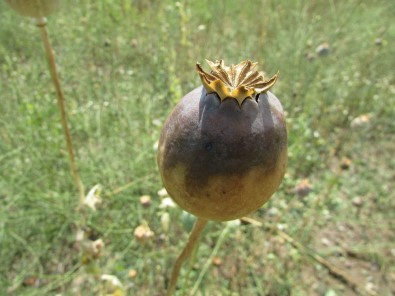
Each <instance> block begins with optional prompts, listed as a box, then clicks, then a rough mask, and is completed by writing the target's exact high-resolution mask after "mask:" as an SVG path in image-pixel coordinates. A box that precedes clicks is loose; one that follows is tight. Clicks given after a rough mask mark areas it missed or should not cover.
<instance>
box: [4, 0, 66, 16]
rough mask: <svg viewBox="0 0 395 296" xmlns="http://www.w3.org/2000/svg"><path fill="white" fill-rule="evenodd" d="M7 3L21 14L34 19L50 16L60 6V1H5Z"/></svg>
mask: <svg viewBox="0 0 395 296" xmlns="http://www.w3.org/2000/svg"><path fill="white" fill-rule="evenodd" d="M5 2H6V3H7V4H8V5H9V6H10V7H11V8H12V9H14V10H15V11H16V12H18V13H19V14H21V15H23V16H30V17H34V18H43V17H46V16H48V15H49V14H51V13H52V12H53V11H54V10H55V9H56V8H57V7H58V5H59V0H5Z"/></svg>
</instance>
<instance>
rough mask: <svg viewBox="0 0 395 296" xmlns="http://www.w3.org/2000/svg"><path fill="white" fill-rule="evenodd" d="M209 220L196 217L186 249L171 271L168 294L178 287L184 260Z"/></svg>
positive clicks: (167, 295)
mask: <svg viewBox="0 0 395 296" xmlns="http://www.w3.org/2000/svg"><path fill="white" fill-rule="evenodd" d="M207 222H208V221H207V220H205V219H202V218H197V219H196V221H195V224H194V225H193V228H192V231H191V233H190V234H189V237H188V241H187V244H186V245H185V247H184V250H182V252H181V254H180V256H178V258H177V260H176V262H175V263H174V267H173V272H172V273H171V278H170V283H169V287H168V288H167V292H166V296H171V295H173V292H174V290H175V288H176V284H177V279H178V276H179V274H180V270H181V266H182V264H183V263H184V261H185V260H186V259H187V258H188V257H189V256H190V255H191V253H192V251H193V249H194V247H195V245H196V243H197V242H198V240H199V237H200V234H201V233H202V231H203V229H204V227H205V226H206V224H207Z"/></svg>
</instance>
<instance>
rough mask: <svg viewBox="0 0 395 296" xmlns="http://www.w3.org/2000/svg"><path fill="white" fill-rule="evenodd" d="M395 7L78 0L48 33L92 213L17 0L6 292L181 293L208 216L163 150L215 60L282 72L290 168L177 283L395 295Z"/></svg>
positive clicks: (9, 67) (5, 192)
mask: <svg viewBox="0 0 395 296" xmlns="http://www.w3.org/2000/svg"><path fill="white" fill-rule="evenodd" d="M394 19H395V3H394V2H393V1H389V0H371V1H362V0H349V1H336V0H314V1H302V0H295V1H288V0H276V1H274V0H262V1H258V0H253V1H235V0H229V1H223V0H221V1H208V0H201V1H179V2H174V1H169V0H165V1H159V0H150V1H143V0H134V1H132V0H129V1H126V0H120V1H115V0H103V1H93V0H85V1H77V0H64V1H62V5H61V7H60V9H59V10H58V11H57V12H56V13H55V14H53V15H51V16H49V18H48V28H49V32H50V37H51V39H52V42H53V46H54V49H55V52H56V58H57V64H58V67H59V72H60V77H61V80H62V85H63V88H64V93H65V97H66V103H67V114H68V118H69V123H70V128H71V133H72V138H73V142H74V145H75V149H76V157H77V165H78V169H79V173H80V175H81V179H82V181H83V183H84V185H85V187H86V191H87V193H88V191H89V190H90V189H91V188H93V187H94V186H95V185H96V184H100V187H101V190H97V191H95V192H94V193H95V194H96V195H97V196H99V197H100V199H101V203H98V204H96V210H93V209H91V208H88V207H86V208H84V209H83V210H80V211H77V210H76V207H77V205H78V191H77V189H76V188H75V185H74V183H73V178H72V176H71V174H70V169H69V163H68V159H67V151H66V145H65V141H64V136H63V132H62V126H61V123H60V119H59V112H58V109H57V103H56V97H55V91H54V88H53V86H52V84H51V80H50V75H49V73H48V71H47V63H46V59H45V55H44V51H43V46H42V44H41V40H40V36H39V32H38V30H37V28H36V27H35V25H34V24H33V23H32V22H31V21H30V20H29V19H28V18H22V17H21V16H19V15H17V14H16V13H14V12H13V11H12V10H11V9H10V8H9V7H8V6H7V5H6V4H5V2H4V1H0V295H108V294H109V295H158V296H159V295H164V291H165V288H166V285H167V283H168V280H169V276H170V272H171V268H172V264H173V263H174V261H175V258H176V257H177V254H178V253H179V252H180V251H181V249H182V248H183V246H184V243H185V241H186V239H187V236H188V232H189V230H190V229H191V225H192V223H193V219H194V218H193V217H192V216H190V215H188V214H186V213H184V212H182V210H181V209H180V208H177V207H173V206H172V204H171V203H169V200H168V198H167V197H166V194H165V193H163V190H162V184H161V180H160V177H159V173H158V169H157V165H156V144H157V141H158V138H159V134H160V130H161V127H162V124H163V122H164V120H165V119H166V117H167V115H168V114H169V112H170V110H171V109H172V108H173V107H174V106H175V104H176V103H177V102H178V101H179V100H180V98H181V97H182V96H183V95H184V94H186V93H187V92H189V91H190V90H192V89H193V88H195V87H196V86H198V85H200V81H199V77H198V75H197V74H196V72H195V70H194V66H195V63H196V61H199V62H201V63H202V64H204V63H205V62H204V59H206V58H207V59H210V60H216V59H224V60H225V61H226V62H227V63H233V64H235V63H238V62H239V61H241V60H244V59H251V60H253V61H257V62H259V65H260V68H261V69H264V70H265V71H266V72H267V73H268V75H272V74H274V73H276V71H277V70H279V71H280V79H279V82H278V83H277V84H276V86H275V87H274V88H273V90H272V91H273V92H274V93H275V94H276V96H277V97H278V98H279V99H280V101H281V102H282V104H283V106H284V109H285V110H286V112H287V125H288V133H289V164H288V170H287V173H286V176H285V179H284V181H283V183H282V185H281V187H280V189H279V191H278V192H277V193H276V194H275V196H274V197H273V198H272V199H271V201H270V202H269V203H267V204H266V205H264V206H263V207H262V208H261V209H260V210H259V211H257V212H255V213H253V214H252V215H251V216H249V217H248V219H244V220H242V221H233V222H230V223H210V224H209V225H208V227H207V230H206V231H205V234H204V236H203V238H202V241H201V245H200V247H199V249H198V252H196V253H195V255H194V259H193V260H192V262H191V263H190V264H189V265H186V266H185V268H184V269H183V271H182V274H181V280H180V282H179V290H178V291H179V292H178V293H177V295H184V294H185V295H210V296H216V295H273V296H274V295H279V296H282V295H324V296H335V295H339V296H340V295H394V294H395V244H394V242H395V223H394V221H395V194H394V192H395V159H394V154H395V145H394V143H395V120H394V119H395V72H394V69H395V46H394V41H395V23H394ZM204 67H206V65H204ZM206 69H207V67H206ZM144 195H148V196H150V202H147V197H145V198H143V200H142V201H141V200H140V198H141V197H142V196H144ZM139 226H141V227H139ZM138 227H139V228H138ZM136 228H138V229H137V231H136ZM103 275H104V276H103ZM117 280H118V281H119V282H120V283H117Z"/></svg>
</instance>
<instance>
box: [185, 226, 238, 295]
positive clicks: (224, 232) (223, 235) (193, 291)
mask: <svg viewBox="0 0 395 296" xmlns="http://www.w3.org/2000/svg"><path fill="white" fill-rule="evenodd" d="M229 230H230V226H229V223H227V224H226V227H225V228H224V229H223V230H222V232H221V234H220V236H219V238H218V240H217V243H216V244H215V247H214V249H213V252H212V253H211V255H210V257H209V258H208V259H207V261H206V263H205V264H204V266H203V268H202V270H201V272H200V274H199V277H198V279H197V280H196V282H195V284H194V285H193V287H192V289H191V292H190V295H191V296H193V295H195V294H196V292H197V290H198V288H199V285H200V284H201V282H202V280H203V278H204V276H205V275H206V273H207V271H208V269H209V268H210V266H211V264H212V262H213V259H214V257H215V256H217V253H218V250H219V248H220V247H221V245H222V243H223V242H224V240H225V238H226V236H227V235H228V233H229Z"/></svg>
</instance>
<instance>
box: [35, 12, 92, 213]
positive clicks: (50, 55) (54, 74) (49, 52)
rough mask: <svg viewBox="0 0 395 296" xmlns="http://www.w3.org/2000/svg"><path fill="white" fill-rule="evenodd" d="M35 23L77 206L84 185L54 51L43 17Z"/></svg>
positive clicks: (83, 195) (82, 198) (81, 196)
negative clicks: (75, 191) (55, 99)
mask: <svg viewBox="0 0 395 296" xmlns="http://www.w3.org/2000/svg"><path fill="white" fill-rule="evenodd" d="M36 24H37V27H38V28H39V29H40V33H41V38H42V41H43V43H44V47H45V53H46V56H47V60H48V66H49V71H50V72H51V78H52V82H53V84H54V86H55V90H56V97H57V101H58V107H59V112H60V117H61V123H62V127H63V132H64V136H65V138H66V143H67V152H68V155H69V161H70V168H71V173H72V175H73V178H74V182H75V184H76V186H77V188H78V192H79V195H80V203H79V206H82V203H83V202H84V198H85V190H84V185H83V183H82V181H81V178H80V176H79V174H78V170H77V165H76V163H75V157H74V148H73V143H72V141H71V135H70V130H69V126H68V123H67V115H66V107H65V99H64V94H63V91H62V88H61V84H60V79H59V75H58V71H57V68H56V63H55V55H54V52H53V49H52V46H51V42H50V40H49V37H48V31H47V21H46V19H45V18H39V19H36Z"/></svg>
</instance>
